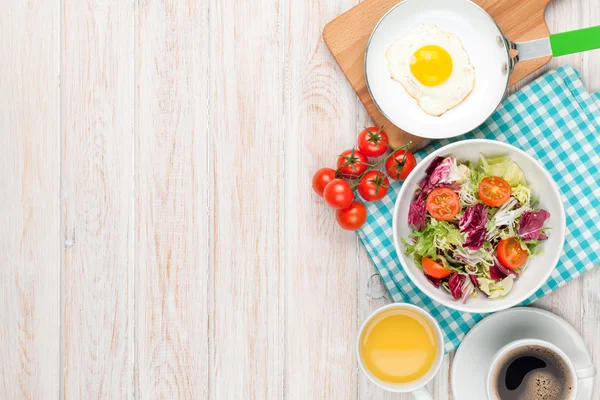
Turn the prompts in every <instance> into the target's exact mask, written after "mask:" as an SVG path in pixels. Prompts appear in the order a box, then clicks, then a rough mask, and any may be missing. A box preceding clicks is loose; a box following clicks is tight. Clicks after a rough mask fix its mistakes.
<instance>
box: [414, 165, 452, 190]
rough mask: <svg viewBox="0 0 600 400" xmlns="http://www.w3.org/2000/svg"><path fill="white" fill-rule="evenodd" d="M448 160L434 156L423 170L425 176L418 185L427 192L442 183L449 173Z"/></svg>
mask: <svg viewBox="0 0 600 400" xmlns="http://www.w3.org/2000/svg"><path fill="white" fill-rule="evenodd" d="M450 162H451V160H450V159H449V158H443V157H439V156H438V157H436V158H434V159H433V161H432V162H431V164H429V166H428V167H427V169H426V170H425V174H426V175H425V178H423V180H422V181H421V183H419V187H420V188H421V189H422V190H423V191H424V192H427V193H429V192H430V191H432V190H433V189H435V188H436V187H437V185H438V184H440V183H443V182H445V181H446V179H447V178H448V175H450Z"/></svg>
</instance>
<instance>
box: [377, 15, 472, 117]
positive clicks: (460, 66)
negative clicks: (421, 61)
mask: <svg viewBox="0 0 600 400" xmlns="http://www.w3.org/2000/svg"><path fill="white" fill-rule="evenodd" d="M427 45H436V46H439V47H441V48H443V49H444V50H446V51H447V52H448V54H450V57H451V58H452V73H451V74H450V77H448V79H447V80H446V81H444V82H443V83H441V84H439V85H436V86H425V85H423V84H421V83H420V82H419V81H418V80H417V79H416V78H415V77H414V76H413V74H412V72H411V70H410V64H411V59H413V55H414V53H415V52H416V51H417V50H418V49H420V48H421V47H424V46H427ZM385 56H386V58H387V60H388V71H389V72H390V76H391V78H392V79H393V80H395V81H397V82H399V83H400V84H401V85H402V86H403V87H404V89H405V90H406V92H407V93H408V94H409V95H410V96H411V97H413V98H414V99H415V100H416V101H417V104H418V105H419V107H420V108H421V109H422V110H423V111H424V112H426V113H427V114H429V115H433V116H440V115H442V114H443V113H445V112H446V111H448V110H450V109H452V108H454V107H456V106H457V105H458V104H460V103H461V102H462V101H463V100H464V99H466V98H467V96H469V94H470V93H471V91H472V90H473V87H475V68H474V67H473V65H471V62H470V60H469V55H468V54H467V52H466V51H465V49H464V47H463V45H462V42H461V41H460V39H459V38H458V37H457V36H456V35H453V34H452V33H449V32H446V31H444V30H442V29H440V28H438V27H437V26H436V25H430V24H421V25H418V26H416V27H415V28H413V29H412V30H410V31H409V32H407V33H406V34H405V35H404V36H402V37H401V38H400V39H398V40H396V41H395V42H394V43H392V44H391V45H390V46H389V47H388V48H387V50H386V53H385Z"/></svg>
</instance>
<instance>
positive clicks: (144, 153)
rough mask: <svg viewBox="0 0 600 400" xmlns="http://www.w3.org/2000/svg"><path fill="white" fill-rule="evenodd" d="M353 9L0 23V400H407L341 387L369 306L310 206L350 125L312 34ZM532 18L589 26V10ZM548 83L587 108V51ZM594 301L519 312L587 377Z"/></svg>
mask: <svg viewBox="0 0 600 400" xmlns="http://www.w3.org/2000/svg"><path fill="white" fill-rule="evenodd" d="M355 4H356V0H331V1H325V0H314V1H307V2H297V1H293V0H260V1H256V2H235V1H233V0H219V1H217V0H211V1H206V0H140V1H136V2H133V3H128V2H117V1H116V0H86V1H85V2H83V3H77V2H75V1H73V0H60V1H49V0H46V1H43V0H32V1H30V2H22V1H17V0H8V2H7V3H6V7H4V6H5V4H3V7H4V8H3V12H2V13H0V58H1V59H2V60H9V62H3V63H0V187H1V188H2V191H1V192H0V266H2V269H1V271H2V272H1V275H0V277H1V278H2V280H1V281H0V319H1V320H2V321H3V324H2V325H1V326H0V355H1V356H2V357H1V358H0V398H2V399H4V398H7V399H21V398H25V399H38V398H50V399H56V398H65V399H79V398H133V399H152V398H163V399H196V398H202V399H229V398H235V399H238V398H244V399H245V398H250V399H252V398H255V399H281V398H293V399H305V398H311V399H313V398H331V399H338V398H343V399H386V400H391V399H396V400H409V399H410V398H411V396H410V395H408V394H392V393H386V392H384V391H382V390H379V389H377V388H376V387H375V386H374V385H372V384H371V383H369V382H368V380H367V379H366V378H365V377H364V376H363V375H362V373H360V371H359V370H358V367H357V364H356V359H355V356H354V346H355V340H356V334H357V329H358V326H359V325H360V324H361V323H362V322H363V321H364V319H365V318H366V317H367V316H368V315H369V314H370V313H371V312H372V311H374V310H376V309H377V308H379V307H380V306H382V305H384V304H386V302H387V301H388V300H386V299H385V298H383V299H370V298H368V297H367V282H368V278H369V277H370V276H371V275H372V274H373V273H374V270H373V267H372V265H371V262H370V260H369V259H368V257H367V255H366V253H365V252H364V250H363V249H362V247H361V246H360V244H359V243H358V241H357V239H356V237H355V235H354V234H352V233H349V232H344V231H342V230H340V229H339V228H338V226H337V224H336V222H335V216H334V213H333V212H332V210H330V209H329V208H328V207H327V206H325V205H324V203H323V200H322V199H320V198H318V197H317V196H315V195H314V194H313V193H312V192H311V191H310V189H309V185H310V180H311V177H312V174H313V172H314V171H315V170H316V169H318V168H320V167H322V166H333V165H334V163H335V157H336V155H337V154H338V153H339V152H341V151H342V150H344V149H345V148H349V147H351V146H352V145H353V144H354V141H355V137H356V135H357V133H358V131H359V130H360V129H361V128H362V127H363V126H364V125H367V124H370V120H369V116H368V114H367V113H366V111H365V109H364V107H363V106H362V104H361V102H360V101H359V99H358V98H357V97H356V96H355V94H354V91H353V89H352V87H351V86H350V84H348V82H347V81H346V78H345V76H344V75H343V73H342V72H341V70H340V69H339V67H338V66H337V64H336V63H335V60H334V59H333V57H332V56H331V54H330V53H329V51H328V50H327V48H326V46H325V44H324V42H323V40H322V38H321V33H320V32H321V30H322V29H323V27H324V26H325V24H326V23H327V22H328V21H329V20H331V19H332V18H334V17H335V16H336V15H339V14H341V13H342V12H344V11H346V10H347V9H349V8H351V7H352V6H354V5H355ZM61 10H62V11H61ZM546 19H547V22H548V26H549V28H550V30H551V31H552V32H559V31H565V30H569V29H575V28H579V27H584V26H591V25H600V0H553V1H552V3H551V4H550V6H549V7H548V9H547V13H546ZM564 63H571V64H573V65H574V66H575V67H576V68H577V69H579V70H580V71H581V73H582V78H583V82H584V84H585V85H586V87H587V88H588V89H589V90H591V91H594V90H595V91H598V90H600V51H595V52H589V53H584V54H579V55H571V56H565V57H562V58H558V59H554V60H552V61H551V63H550V64H549V65H548V66H547V67H544V68H543V69H542V70H540V71H538V72H536V73H535V74H534V76H532V77H531V78H530V79H533V78H535V77H537V76H539V75H540V74H542V73H543V72H545V71H547V70H549V69H550V68H555V67H556V66H558V65H562V64H564ZM59 75H60V80H59ZM59 82H60V86H59ZM521 86H522V84H519V85H517V87H515V88H514V89H513V90H515V89H518V88H519V87H521ZM315 133H316V134H315ZM61 282H62V284H61ZM599 287H600V270H595V271H592V272H590V273H587V274H585V275H584V277H582V278H580V279H578V280H577V281H575V282H573V283H571V284H570V285H568V286H566V287H564V288H561V289H560V290H558V291H556V292H555V293H553V294H552V295H550V296H548V297H546V298H545V299H543V300H541V301H539V302H537V303H536V304H535V306H536V307H542V308H545V309H548V310H550V311H552V312H555V313H556V314H558V315H559V316H561V317H563V318H565V319H567V320H568V321H569V322H570V323H572V324H573V325H574V326H575V327H576V329H578V330H579V331H580V332H581V333H582V336H583V338H584V340H585V341H586V343H587V344H588V346H589V348H590V351H591V353H592V356H593V358H594V360H595V362H596V366H597V367H598V368H599V369H600V344H598V341H597V337H598V334H600V319H599V315H600V308H599V307H598V301H599V299H600V291H599V289H598V288H599ZM61 300H62V305H61ZM451 362H452V355H450V356H448V357H446V359H445V360H444V364H443V367H442V370H441V371H440V373H439V375H438V376H437V377H436V378H435V380H434V381H433V382H432V383H431V384H430V385H429V389H430V390H431V391H432V393H434V398H435V399H436V400H438V399H440V400H448V399H451V395H450V387H449V369H450V367H451ZM594 400H600V392H598V391H597V393H595V395H594Z"/></svg>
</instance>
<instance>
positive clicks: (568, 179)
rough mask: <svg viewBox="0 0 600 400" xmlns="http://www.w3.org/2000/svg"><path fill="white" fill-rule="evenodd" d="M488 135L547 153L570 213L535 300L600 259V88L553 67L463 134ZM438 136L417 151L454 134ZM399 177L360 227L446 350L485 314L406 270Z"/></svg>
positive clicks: (385, 274) (402, 297)
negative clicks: (467, 309)
mask: <svg viewBox="0 0 600 400" xmlns="http://www.w3.org/2000/svg"><path fill="white" fill-rule="evenodd" d="M473 138H487V139H495V140H498V141H501V142H507V143H510V144H512V145H514V146H516V147H519V148H521V149H523V150H525V151H526V152H527V153H528V154H530V155H532V156H533V157H535V158H537V159H538V160H540V161H541V162H542V163H543V164H544V166H545V167H546V169H547V170H548V171H549V172H550V174H551V175H552V177H553V178H554V180H555V181H556V182H557V183H558V186H559V187H560V190H561V192H562V198H563V202H564V205H565V212H566V216H567V234H566V240H565V247H564V253H563V254H562V256H561V258H560V262H559V263H558V266H557V267H556V269H555V270H554V272H553V273H552V275H551V277H550V278H549V279H548V281H547V282H546V283H545V284H544V285H543V286H542V287H541V288H540V289H539V290H538V291H537V292H536V293H535V294H534V295H533V296H531V297H530V298H529V299H527V300H526V301H525V302H524V303H523V304H524V305H525V304H529V303H531V302H533V301H535V300H537V299H539V298H542V297H544V296H545V295H546V294H548V293H550V292H552V291H553V290H556V289H557V288H558V287H560V286H562V285H564V284H566V283H568V282H570V281H571V280H573V279H575V278H576V277H578V276H579V275H581V274H582V273H584V272H586V271H588V270H590V269H591V268H593V267H594V266H596V265H598V264H600V229H599V227H598V226H599V225H600V218H599V212H600V186H599V185H598V181H599V180H600V173H599V171H598V166H599V165H600V157H599V154H600V93H594V94H592V95H590V94H589V93H588V92H587V91H586V90H585V88H584V86H583V84H582V83H581V80H580V77H579V74H578V72H577V71H575V70H574V69H573V68H572V67H570V66H563V67H560V68H558V69H557V70H555V71H551V72H548V73H547V74H545V75H544V76H542V77H540V78H539V79H537V80H536V81H534V82H532V83H530V84H529V85H527V86H526V87H524V88H523V89H521V90H520V91H518V92H517V93H515V94H514V95H512V96H510V97H508V98H507V99H505V100H504V101H503V102H502V104H501V106H500V107H499V108H498V109H497V110H496V112H495V113H494V114H493V115H492V116H491V117H490V119H488V120H487V121H486V122H485V123H484V124H483V125H482V126H480V127H479V128H477V129H476V130H474V131H473V132H471V133H468V134H467V135H465V136H463V137H461V138H459V139H458V140H464V139H473ZM456 140H457V139H452V140H442V141H439V142H435V143H433V144H432V145H430V146H428V147H427V148H425V149H423V150H421V151H419V152H418V153H417V154H416V157H417V160H421V159H423V158H424V157H425V156H426V155H427V154H428V153H430V152H431V151H433V150H435V149H438V148H440V147H442V146H444V145H446V144H448V143H450V142H453V141H456ZM399 188H400V184H398V183H395V184H393V186H392V190H390V191H389V192H388V195H387V196H386V197H385V198H384V199H383V200H381V201H379V202H376V203H367V209H368V212H369V217H368V219H367V222H366V225H365V226H364V227H363V228H362V229H361V230H360V231H359V232H358V236H359V237H360V240H361V242H362V243H363V245H364V246H365V248H366V250H367V252H368V253H369V256H370V257H371V260H372V261H373V263H374V264H375V267H376V268H377V270H378V271H379V274H380V275H381V277H382V279H383V281H384V283H385V285H386V286H387V289H388V291H389V293H390V295H391V296H392V298H393V299H394V301H397V302H408V303H413V304H416V305H418V306H421V307H424V308H425V309H427V310H428V311H429V312H430V313H431V314H432V315H433V317H434V318H436V319H437V321H438V322H439V323H440V326H441V327H442V330H443V331H444V334H445V339H446V340H445V342H446V343H445V348H446V352H449V351H452V350H454V349H455V348H456V347H457V346H458V345H459V344H460V341H461V340H462V338H463V337H464V335H465V334H466V333H467V332H468V331H469V329H471V327H472V326H473V325H475V324H476V323H477V322H478V321H479V320H481V319H482V318H483V317H484V314H470V313H463V312H460V311H456V310H452V309H450V308H446V307H444V306H442V305H440V304H438V303H436V302H435V301H433V300H431V299H430V298H429V297H427V296H426V295H425V294H424V293H423V292H421V291H420V290H419V289H418V288H417V287H416V286H415V285H414V284H413V283H412V282H411V281H410V280H409V278H408V277H407V276H406V274H405V273H404V270H403V269H402V267H401V265H400V263H399V262H398V257H397V256H396V251H395V249H394V244H393V239H392V214H393V210H394V203H395V201H396V196H397V195H398V191H399Z"/></svg>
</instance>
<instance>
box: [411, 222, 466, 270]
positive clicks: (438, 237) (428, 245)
mask: <svg viewBox="0 0 600 400" xmlns="http://www.w3.org/2000/svg"><path fill="white" fill-rule="evenodd" d="M410 238H411V239H412V243H409V242H406V241H405V240H403V242H404V246H405V247H406V254H407V255H411V254H415V255H416V256H418V259H420V258H422V257H429V258H431V259H433V260H437V259H438V258H439V257H438V252H437V250H438V249H439V250H442V251H443V250H451V249H452V248H454V247H458V246H462V244H463V242H464V238H463V236H462V235H461V234H460V232H459V230H458V229H457V228H456V227H455V226H454V225H451V224H449V223H448V222H446V221H438V220H436V219H433V218H432V219H430V221H429V224H426V227H425V229H424V230H423V231H421V232H414V233H413V234H412V235H410Z"/></svg>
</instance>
